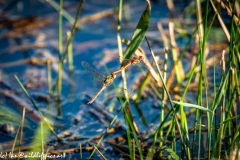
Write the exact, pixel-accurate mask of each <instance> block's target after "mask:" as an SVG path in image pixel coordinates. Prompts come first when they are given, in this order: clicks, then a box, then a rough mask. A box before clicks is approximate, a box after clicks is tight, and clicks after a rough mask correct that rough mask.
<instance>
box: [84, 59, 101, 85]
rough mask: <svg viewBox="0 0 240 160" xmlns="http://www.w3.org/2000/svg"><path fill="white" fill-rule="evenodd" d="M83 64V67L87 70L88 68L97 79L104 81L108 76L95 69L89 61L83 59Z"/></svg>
mask: <svg viewBox="0 0 240 160" xmlns="http://www.w3.org/2000/svg"><path fill="white" fill-rule="evenodd" d="M81 64H82V66H83V68H84V69H85V70H87V71H88V73H89V74H91V75H92V76H93V77H94V80H95V81H100V82H103V81H104V79H105V78H106V76H104V75H102V74H101V73H99V72H98V71H96V70H95V69H93V68H92V67H91V66H90V65H89V64H88V63H87V62H85V61H82V62H81Z"/></svg>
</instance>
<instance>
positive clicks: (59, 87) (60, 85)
mask: <svg viewBox="0 0 240 160" xmlns="http://www.w3.org/2000/svg"><path fill="white" fill-rule="evenodd" d="M62 7H63V0H60V5H59V15H58V51H59V53H58V57H59V61H58V63H61V58H62V52H63V51H62V49H63V47H62ZM59 66H60V64H59ZM62 72H63V71H62V69H60V68H59V70H58V76H59V79H58V81H57V93H58V99H60V98H61V94H62Z"/></svg>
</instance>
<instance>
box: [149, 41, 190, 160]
mask: <svg viewBox="0 0 240 160" xmlns="http://www.w3.org/2000/svg"><path fill="white" fill-rule="evenodd" d="M145 39H146V41H147V44H148V47H149V50H150V53H151V54H152V57H153V60H154V63H155V64H156V66H157V70H158V73H159V77H160V79H161V82H162V85H163V88H164V90H165V92H166V93H167V97H168V99H169V101H170V105H171V108H172V111H173V118H174V119H175V120H176V124H177V129H178V130H179V134H180V138H181V141H182V145H183V146H184V151H185V153H186V155H187V158H188V159H190V158H191V155H190V150H189V148H187V147H186V144H185V141H184V139H183V135H182V132H181V130H180V125H179V122H178V120H177V117H176V110H175V107H174V105H173V103H172V100H171V96H170V94H169V92H168V90H167V87H166V84H165V83H164V80H163V76H162V74H161V71H160V68H159V66H158V65H157V61H156V58H155V55H154V53H153V51H152V49H151V47H150V44H149V42H148V40H147V37H145ZM162 125H163V124H162V123H161V124H160V126H159V128H158V129H160V128H161V127H162ZM154 134H155V133H154ZM155 136H156V135H155Z"/></svg>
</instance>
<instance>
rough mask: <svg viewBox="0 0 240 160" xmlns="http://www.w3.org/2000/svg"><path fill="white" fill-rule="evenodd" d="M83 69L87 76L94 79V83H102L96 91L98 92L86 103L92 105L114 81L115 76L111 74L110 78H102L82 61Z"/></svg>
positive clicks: (102, 76)
mask: <svg viewBox="0 0 240 160" xmlns="http://www.w3.org/2000/svg"><path fill="white" fill-rule="evenodd" d="M81 64H82V66H83V68H84V69H85V70H87V71H88V73H89V74H91V75H92V76H93V77H94V80H95V81H100V82H101V83H102V86H101V88H100V89H99V90H98V92H97V93H96V94H95V95H94V96H93V98H92V99H91V100H90V101H89V102H88V103H87V104H92V103H93V101H95V99H96V98H97V97H98V95H99V94H100V93H101V92H102V91H103V90H104V89H105V88H106V87H107V86H109V85H111V84H112V83H113V81H114V79H116V75H115V74H111V75H110V76H104V75H102V74H101V73H99V72H98V71H96V70H95V69H93V68H92V67H91V66H90V65H89V64H88V63H87V62H85V61H82V62H81Z"/></svg>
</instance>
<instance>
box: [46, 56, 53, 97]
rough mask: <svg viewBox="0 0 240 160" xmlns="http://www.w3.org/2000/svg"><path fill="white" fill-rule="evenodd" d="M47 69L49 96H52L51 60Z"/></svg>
mask: <svg viewBox="0 0 240 160" xmlns="http://www.w3.org/2000/svg"><path fill="white" fill-rule="evenodd" d="M47 67H48V69H47V70H48V94H49V95H51V94H52V71H51V60H48V61H47Z"/></svg>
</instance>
